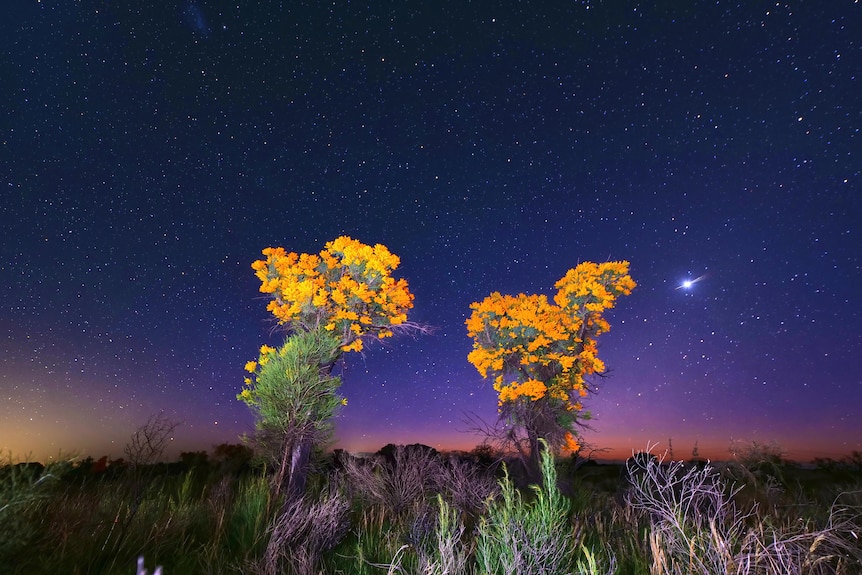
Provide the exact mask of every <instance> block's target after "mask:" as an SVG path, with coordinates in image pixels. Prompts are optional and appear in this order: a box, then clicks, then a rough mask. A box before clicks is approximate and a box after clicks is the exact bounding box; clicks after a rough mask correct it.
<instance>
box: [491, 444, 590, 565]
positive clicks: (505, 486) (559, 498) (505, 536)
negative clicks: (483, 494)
mask: <svg viewBox="0 0 862 575" xmlns="http://www.w3.org/2000/svg"><path fill="white" fill-rule="evenodd" d="M541 443H542V445H543V447H544V449H542V456H541V469H542V478H543V485H542V487H539V486H537V485H533V486H531V488H532V491H533V496H534V497H533V499H532V501H524V498H523V496H522V495H521V493H520V492H519V491H518V490H516V489H515V487H514V485H513V484H512V481H511V480H510V479H509V475H508V471H506V472H505V476H504V477H503V479H502V480H501V481H500V488H501V490H500V494H501V498H502V499H501V500H498V501H493V502H491V504H490V505H489V507H488V512H487V516H486V517H485V518H483V519H482V521H481V522H480V524H479V535H478V541H477V550H476V555H477V561H478V565H479V573H481V574H482V575H486V574H487V575H504V574H505V575H515V574H519V573H531V574H534V575H557V574H559V575H563V574H566V573H570V571H571V567H572V564H571V563H572V555H573V550H574V545H575V540H574V537H573V530H572V524H571V522H570V520H569V510H570V503H569V501H568V500H567V499H566V498H565V497H564V496H563V495H562V494H561V493H560V491H559V489H557V473H556V469H555V467H554V456H553V454H552V453H551V451H550V450H549V449H548V448H547V444H546V443H545V442H544V441H542V442H541Z"/></svg>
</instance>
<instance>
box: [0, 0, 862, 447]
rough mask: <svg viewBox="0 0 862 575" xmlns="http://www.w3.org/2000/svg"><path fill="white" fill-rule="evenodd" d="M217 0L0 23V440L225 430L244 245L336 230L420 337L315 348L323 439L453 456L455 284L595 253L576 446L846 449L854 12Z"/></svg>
mask: <svg viewBox="0 0 862 575" xmlns="http://www.w3.org/2000/svg"><path fill="white" fill-rule="evenodd" d="M157 4H160V3H157ZM247 4H249V5H248V6H246V5H243V3H240V4H238V3H236V2H233V3H228V2H217V1H212V2H203V1H201V2H177V3H165V4H164V5H160V6H158V7H152V6H149V5H147V6H135V7H134V8H131V7H125V6H117V5H116V3H109V2H89V1H82V2H75V3H66V2H53V1H42V2H26V3H20V5H18V6H16V7H15V8H13V9H10V10H8V11H7V12H8V13H7V15H6V16H5V18H4V21H3V22H2V23H0V38H2V40H0V43H2V47H3V50H2V54H3V56H2V57H0V78H2V84H0V102H2V104H3V105H2V107H0V115H2V116H0V117H2V122H0V177H2V182H0V183H2V186H3V188H4V189H3V202H2V204H0V224H2V225H0V248H2V255H3V257H2V260H0V302H2V306H0V336H2V339H0V341H2V348H0V349H2V352H0V399H2V401H0V449H3V450H6V451H11V452H12V453H13V454H15V455H18V456H24V455H26V454H28V453H30V454H32V455H33V456H34V457H37V458H44V457H47V456H51V455H56V454H58V453H59V452H60V451H62V452H66V453H68V452H74V453H79V454H82V455H84V454H92V455H94V456H98V455H100V454H103V453H110V454H112V455H120V454H121V452H122V446H123V445H124V444H125V442H126V440H127V439H128V437H129V435H130V434H131V433H132V432H133V431H134V429H135V428H136V427H137V426H138V425H140V424H142V423H143V422H145V421H146V419H147V418H148V417H149V416H150V415H151V414H154V413H157V412H159V411H164V412H165V414H166V415H167V416H169V417H171V418H173V419H175V420H181V421H183V422H184V423H183V425H182V426H181V427H180V428H178V429H177V433H176V438H175V451H179V450H188V449H208V448H210V447H211V446H212V445H214V444H217V443H222V442H225V441H228V442H234V441H236V440H237V439H236V438H237V436H238V435H239V434H241V433H243V432H248V431H250V430H251V429H252V428H253V420H252V417H251V415H250V413H249V411H248V410H247V408H246V407H245V405H244V404H242V403H240V402H238V401H236V399H235V395H236V393H237V392H238V390H239V389H240V387H241V384H242V378H243V371H242V367H243V365H244V363H245V362H246V361H247V360H249V359H254V358H255V356H256V350H257V348H258V347H259V346H260V345H261V344H263V343H271V344H273V343H277V341H278V337H277V336H275V335H272V334H271V324H270V322H269V318H268V317H267V312H266V311H265V306H266V300H265V299H261V297H260V294H259V293H258V291H257V290H258V287H259V283H258V281H257V280H256V278H255V277H254V275H253V273H252V271H251V269H250V265H251V262H252V261H254V260H255V259H257V258H258V257H259V254H260V250H261V249H263V248H265V247H267V246H270V245H280V246H283V247H285V248H286V249H288V250H292V251H301V252H302V251H305V252H316V251H319V250H320V249H321V248H322V247H323V244H324V243H325V242H326V241H328V240H331V239H334V238H335V237H337V236H339V235H342V234H347V235H350V236H352V237H354V238H356V239H359V240H361V241H363V242H366V243H378V242H379V243H383V244H385V245H387V246H388V247H389V248H390V250H392V251H393V252H394V253H396V254H398V255H399V256H400V257H401V259H402V266H401V268H400V270H399V272H400V275H401V277H405V278H406V279H407V280H408V281H409V282H410V286H411V289H412V291H413V292H414V293H415V295H416V307H415V309H414V313H413V314H412V316H411V319H413V320H415V321H419V322H424V323H427V324H431V325H433V326H434V327H435V328H436V331H435V333H434V335H431V336H423V337H421V338H418V339H415V340H414V339H410V338H403V339H400V340H397V341H392V342H391V343H390V344H389V345H388V346H387V347H380V346H375V347H372V348H370V349H368V351H367V353H366V354H365V356H364V357H363V356H360V355H357V354H349V355H348V356H347V358H346V366H345V373H344V385H343V393H344V394H345V395H346V396H347V397H348V399H349V405H348V407H347V408H346V409H345V410H344V411H343V412H342V415H341V416H340V418H339V420H338V430H337V434H338V439H339V442H340V445H342V446H344V447H347V448H348V449H354V450H366V449H371V450H374V449H377V448H379V447H380V446H382V445H384V444H386V443H389V442H393V443H410V442H422V443H427V444H429V445H434V446H436V447H441V448H446V447H455V446H461V447H464V446H472V445H475V444H476V443H477V442H479V441H480V438H478V437H476V436H474V435H470V434H468V433H464V430H465V429H467V427H468V425H467V424H465V423H464V422H463V420H464V419H465V413H475V414H476V415H477V416H479V417H482V418H485V419H493V418H494V416H495V413H496V394H495V393H494V391H493V390H492V389H491V386H490V384H489V383H486V382H483V381H482V380H481V378H480V377H479V375H478V374H477V373H476V371H475V369H474V368H473V367H472V366H471V365H470V364H469V363H468V362H467V360H466V355H467V353H468V352H469V350H470V345H471V342H470V340H469V339H468V338H467V336H466V331H465V329H464V325H463V322H464V319H465V318H466V317H467V315H468V312H469V305H470V303H471V302H473V301H477V300H481V299H482V298H484V297H485V296H486V295H488V293H490V292H492V291H501V292H504V293H512V294H516V293H518V292H528V293H535V292H544V293H549V294H550V293H552V291H553V283H554V282H555V281H556V280H557V279H559V278H560V277H562V276H563V275H564V274H565V272H566V270H567V269H569V268H571V267H574V266H575V265H576V264H577V263H578V262H580V261H585V260H592V261H605V260H608V259H625V260H629V261H630V262H631V274H632V276H633V277H634V279H635V280H636V281H637V282H638V284H639V286H638V288H637V289H636V290H635V292H634V293H633V294H632V295H631V296H630V297H628V298H624V299H623V300H621V302H620V304H619V307H618V309H617V310H615V311H614V312H613V313H612V314H611V315H610V316H609V320H610V322H611V325H612V330H611V332H610V333H608V334H606V335H605V336H603V337H602V338H601V339H600V340H599V344H600V355H601V357H602V359H603V360H604V361H605V362H606V364H607V365H608V367H609V369H610V371H611V374H610V377H609V378H607V379H606V380H603V381H602V382H600V383H601V385H600V387H601V392H600V395H599V396H597V397H594V398H592V399H591V400H589V401H588V403H587V407H588V409H591V410H592V411H593V413H594V415H595V416H596V420H595V421H594V422H593V426H594V431H591V432H588V433H587V435H586V437H585V438H586V440H587V441H588V442H590V443H592V444H594V445H596V446H598V447H607V448H611V449H614V450H616V452H615V453H617V454H621V455H625V454H626V453H629V452H630V451H631V450H632V449H641V448H643V447H645V446H646V444H647V442H660V443H661V444H663V445H664V444H666V441H667V439H668V438H672V439H673V445H674V449H675V452H676V455H677V456H684V455H688V454H689V453H690V451H691V449H692V447H693V445H694V443H695V441H697V442H698V446H699V448H700V451H701V453H702V454H705V455H710V456H712V457H722V456H725V455H726V453H727V446H728V444H729V443H730V442H731V441H732V440H746V441H751V440H755V441H760V442H768V441H777V442H778V443H779V444H780V445H781V446H782V447H783V448H784V449H785V451H787V452H788V453H789V454H790V455H791V456H794V457H797V458H801V459H807V458H811V457H814V456H817V455H823V454H827V455H840V454H841V453H846V452H849V451H850V450H854V449H855V450H860V449H862V375H860V374H862V323H860V320H862V297H860V293H862V291H860V287H859V286H860V285H862V268H860V246H862V238H860V235H862V190H860V185H862V154H860V150H862V134H860V129H862V82H860V78H862V42H860V40H859V39H860V38H862V5H860V4H859V3H858V2H853V1H849V0H848V1H834V2H807V3H801V2H791V3H776V2H747V3H741V4H742V5H741V6H738V5H737V3H732V2H723V1H719V2H676V1H673V2H672V1H664V2H662V1H658V2H649V3H638V2H624V1H620V2H617V1H613V2H611V1H606V2H601V1H594V2H538V1H536V2H520V3H517V5H516V6H514V7H511V6H506V7H504V6H498V5H496V4H495V3H491V2H462V1H443V2H435V3H417V2H372V3H369V4H368V5H363V4H361V3H360V4H357V3H347V2H335V3H320V2H289V3H286V2H285V3H279V2H267V1H263V2H260V3H247ZM701 276H702V277H703V279H702V280H701V281H699V282H698V283H696V284H694V285H693V286H692V287H691V289H675V288H677V286H679V285H680V284H681V283H682V282H683V281H684V280H685V279H686V278H688V279H694V278H698V277H701Z"/></svg>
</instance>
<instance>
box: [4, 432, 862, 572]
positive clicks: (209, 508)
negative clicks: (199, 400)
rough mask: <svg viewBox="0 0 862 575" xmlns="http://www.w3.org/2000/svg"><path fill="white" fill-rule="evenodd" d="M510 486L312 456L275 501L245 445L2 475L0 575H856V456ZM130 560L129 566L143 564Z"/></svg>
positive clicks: (436, 466)
mask: <svg viewBox="0 0 862 575" xmlns="http://www.w3.org/2000/svg"><path fill="white" fill-rule="evenodd" d="M543 453H544V455H543V458H542V476H543V479H542V483H541V484H540V485H532V486H526V485H518V484H516V483H517V480H516V479H515V478H516V477H520V476H522V475H523V474H519V473H518V472H517V469H516V468H515V466H516V465H517V464H516V463H513V464H511V465H506V464H505V463H504V462H501V461H495V460H492V459H490V458H489V457H488V450H487V449H477V450H476V451H475V452H473V453H470V454H457V455H451V454H450V455H444V454H439V453H437V452H436V451H434V450H433V449H431V448H428V447H425V446H416V445H414V446H391V445H390V446H387V447H386V448H384V449H382V450H381V451H380V452H378V453H377V454H376V455H374V456H368V457H354V456H351V455H349V454H347V453H344V452H342V451H336V452H334V453H331V454H328V455H327V456H325V457H321V458H320V459H319V461H318V463H317V465H316V467H315V469H314V471H313V472H312V473H311V474H310V476H309V488H308V490H307V493H306V496H305V497H304V498H302V499H300V500H275V499H273V496H272V495H271V494H272V489H271V484H270V481H271V475H270V474H265V473H264V472H263V471H261V470H260V469H258V468H256V467H255V466H254V465H252V464H251V463H250V459H249V455H250V454H249V453H248V452H247V450H245V449H243V448H242V446H235V447H234V448H231V447H230V446H220V447H219V449H218V450H217V456H216V455H214V456H212V457H208V456H207V454H206V453H195V454H183V457H182V459H181V461H178V462H175V463H171V464H164V463H161V464H147V465H139V466H131V465H127V464H126V463H125V462H124V461H122V460H118V461H113V462H109V461H107V460H106V459H102V460H99V461H93V460H90V459H88V460H84V461H80V462H76V463H73V462H62V463H56V464H51V465H48V466H47V467H44V468H43V467H42V466H41V465H38V464H22V463H14V462H13V461H12V459H11V457H9V458H7V461H6V463H5V464H4V465H3V466H2V468H0V572H3V573H7V572H8V573H21V574H25V573H26V574H34V573H69V574H77V573H80V574H114V573H116V574H130V573H134V572H135V570H136V566H137V571H138V573H143V572H147V573H154V572H156V570H157V568H158V567H161V569H162V572H163V573H164V574H165V575H176V574H195V573H201V574H204V573H206V574H216V573H261V574H264V573H273V574H274V573H288V574H303V575H305V574H320V573H325V574H333V575H334V574H356V575H370V574H380V575H382V574H389V573H399V574H410V575H412V574H417V575H418V574H423V575H434V574H439V575H443V574H447V575H457V574H475V575H482V574H494V575H497V574H512V575H514V574H524V573H529V574H535V575H540V574H549V575H550V574H560V575H562V574H569V573H577V574H620V575H622V574H632V575H634V574H650V575H665V574H666V575H677V574H679V575H682V574H691V573H698V574H700V573H705V574H710V575H713V574H714V575H724V574H731V573H733V574H764V575H765V574H779V573H780V574H811V575H820V574H824V575H825V574H854V573H860V572H862V542H860V539H859V538H860V535H862V483H860V481H859V475H858V474H854V473H852V469H850V468H851V467H852V466H853V465H855V464H856V463H857V460H858V459H859V458H858V454H856V455H855V459H854V457H849V458H846V459H845V460H839V461H832V460H828V461H826V460H823V461H821V462H820V463H822V465H819V466H818V467H816V468H811V469H808V468H805V469H803V468H800V467H797V466H794V465H791V464H789V463H788V462H786V461H784V460H782V459H781V458H780V457H778V458H776V457H767V458H765V459H764V458H760V459H759V458H758V457H754V456H752V453H748V457H746V458H739V459H736V460H733V461H732V462H731V463H724V464H716V465H712V464H708V463H703V462H701V463H697V464H693V463H684V462H680V461H666V460H664V459H663V458H662V457H655V456H639V457H635V458H632V459H630V460H629V461H628V462H627V463H626V465H624V466H620V465H600V464H596V463H595V462H591V461H590V462H586V463H585V462H583V461H580V462H577V464H576V465H574V464H573V463H574V460H572V459H569V460H558V461H556V462H555V461H554V460H553V458H552V457H551V456H550V455H548V454H547V453H548V452H547V451H545V452H543ZM139 558H143V559H141V560H140V562H139Z"/></svg>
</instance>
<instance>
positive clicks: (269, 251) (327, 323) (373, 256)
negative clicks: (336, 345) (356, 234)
mask: <svg viewBox="0 0 862 575" xmlns="http://www.w3.org/2000/svg"><path fill="white" fill-rule="evenodd" d="M263 255H264V256H266V259H264V260H258V261H256V262H254V263H253V264H252V266H251V267H252V269H253V270H254V272H255V275H256V276H257V277H258V279H259V280H260V282H261V286H260V291H261V292H262V293H266V294H272V298H273V299H272V301H270V302H269V305H268V306H267V310H268V311H270V312H272V314H273V315H274V316H275V317H276V318H277V319H278V321H279V323H281V324H293V325H297V326H302V327H303V328H305V329H314V328H317V327H319V326H323V327H324V328H325V329H327V330H329V331H334V332H336V333H338V334H340V335H341V337H342V349H343V350H344V351H361V350H362V347H363V344H362V339H363V337H365V336H367V335H370V334H374V335H376V337H378V338H384V337H389V336H391V335H392V329H391V328H392V326H396V325H400V324H403V323H404V322H406V321H407V312H408V310H410V309H411V308H412V307H413V294H412V293H410V290H409V289H408V286H407V281H406V280H404V279H398V280H396V279H395V278H393V277H392V272H393V271H394V270H395V269H396V268H397V267H398V265H399V264H400V260H399V258H398V256H396V255H394V254H392V253H391V252H390V251H389V249H388V248H387V247H386V246H384V245H382V244H377V245H375V246H369V245H366V244H363V243H361V242H359V241H357V240H354V239H352V238H349V237H347V236H341V237H339V238H336V239H335V240H333V241H331V242H328V243H327V244H326V245H325V247H324V249H323V250H322V251H321V252H320V254H297V253H294V252H290V253H288V252H286V251H285V250H284V248H272V247H270V248H266V249H265V250H263Z"/></svg>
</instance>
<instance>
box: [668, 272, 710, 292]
mask: <svg viewBox="0 0 862 575" xmlns="http://www.w3.org/2000/svg"><path fill="white" fill-rule="evenodd" d="M705 278H706V274H703V275H702V276H698V277H696V278H694V279H693V280H685V281H684V282H682V283H681V284H679V285H678V286H676V287H675V288H673V289H675V290H678V289H691V287H692V286H693V285H694V284H696V283H697V282H699V281H702V280H703V279H705Z"/></svg>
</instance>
